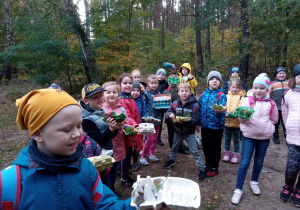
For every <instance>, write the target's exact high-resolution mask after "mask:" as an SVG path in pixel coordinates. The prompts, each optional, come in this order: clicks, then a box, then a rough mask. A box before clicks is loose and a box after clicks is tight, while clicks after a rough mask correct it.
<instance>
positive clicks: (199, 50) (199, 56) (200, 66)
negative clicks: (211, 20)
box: [195, 0, 203, 78]
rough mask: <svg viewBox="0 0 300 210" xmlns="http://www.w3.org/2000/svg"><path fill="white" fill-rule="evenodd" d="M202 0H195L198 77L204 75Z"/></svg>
mask: <svg viewBox="0 0 300 210" xmlns="http://www.w3.org/2000/svg"><path fill="white" fill-rule="evenodd" d="M199 7H200V2H199V0H195V30H196V50H197V65H198V66H197V67H198V68H197V71H196V75H195V76H196V78H197V77H198V78H199V77H200V76H202V72H203V55H202V46H201V28H200V24H201V19H200V11H199V10H200V8H199Z"/></svg>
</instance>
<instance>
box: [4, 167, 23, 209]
mask: <svg viewBox="0 0 300 210" xmlns="http://www.w3.org/2000/svg"><path fill="white" fill-rule="evenodd" d="M0 190H1V191H0V202H1V203H0V209H2V210H12V209H15V210H16V209H18V205H19V201H20V198H21V171H20V166H18V165H11V166H9V167H7V168H5V169H3V170H2V171H0Z"/></svg>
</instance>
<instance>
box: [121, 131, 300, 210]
mask: <svg viewBox="0 0 300 210" xmlns="http://www.w3.org/2000/svg"><path fill="white" fill-rule="evenodd" d="M166 129H167V128H166V126H165V125H164V127H163V133H162V137H163V138H162V139H163V141H164V142H165V145H164V146H156V154H157V157H158V158H160V161H159V162H156V163H153V162H150V166H143V167H142V168H141V169H140V170H139V171H133V176H137V175H141V177H146V176H147V175H150V176H151V177H155V176H167V175H168V173H171V176H174V177H184V178H188V179H191V180H193V181H195V182H197V183H199V187H200V191H201V197H202V198H201V209H293V208H295V207H294V206H293V204H292V203H291V202H288V203H283V202H281V201H280V200H279V198H278V197H279V193H280V192H281V189H282V186H283V184H284V171H285V164H286V151H287V145H286V144H285V143H284V142H282V143H281V144H280V145H276V144H274V143H273V142H272V141H271V142H270V146H269V148H268V151H267V155H266V157H265V162H264V167H263V170H262V173H261V175H260V179H259V182H260V184H259V186H260V189H261V191H262V193H261V195H260V196H255V195H253V193H252V192H251V189H250V187H249V182H250V178H251V173H250V172H248V174H247V178H246V181H245V185H244V189H243V191H244V195H243V197H242V199H241V202H240V204H239V205H233V204H231V202H230V200H231V197H232V194H233V191H234V190H235V184H236V178H237V172H238V165H234V164H230V163H224V162H220V168H219V175H218V176H216V177H214V178H207V179H206V181H205V182H198V169H197V168H198V167H197V165H196V163H195V160H194V158H193V155H192V154H189V155H184V154H181V153H178V155H177V157H176V166H175V167H173V168H171V169H163V168H162V166H163V164H164V163H165V162H166V161H167V160H168V157H169V152H170V149H169V147H168V141H167V130H166ZM200 152H201V154H202V157H204V156H203V152H202V150H201V151H200ZM252 166H253V164H252V163H251V165H250V167H249V171H252ZM117 192H118V194H119V195H120V197H121V198H123V199H125V198H128V197H129V196H130V193H131V188H128V187H124V186H122V185H120V184H119V183H118V182H117Z"/></svg>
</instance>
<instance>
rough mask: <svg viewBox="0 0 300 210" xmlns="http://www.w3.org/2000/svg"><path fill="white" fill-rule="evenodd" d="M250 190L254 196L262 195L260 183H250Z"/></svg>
mask: <svg viewBox="0 0 300 210" xmlns="http://www.w3.org/2000/svg"><path fill="white" fill-rule="evenodd" d="M250 188H251V190H252V192H253V194H254V195H260V189H259V187H258V182H255V181H250Z"/></svg>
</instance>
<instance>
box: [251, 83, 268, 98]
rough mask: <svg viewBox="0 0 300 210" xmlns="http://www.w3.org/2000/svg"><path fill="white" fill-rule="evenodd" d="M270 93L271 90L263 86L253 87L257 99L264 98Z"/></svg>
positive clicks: (256, 85)
mask: <svg viewBox="0 0 300 210" xmlns="http://www.w3.org/2000/svg"><path fill="white" fill-rule="evenodd" d="M268 92H269V90H268V89H267V88H266V87H265V86H263V85H261V84H255V85H253V95H255V97H256V98H263V97H265V95H266V94H267V93H268Z"/></svg>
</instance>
